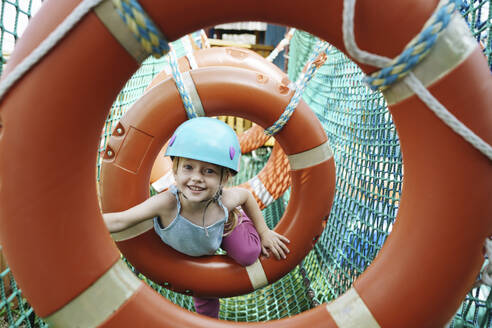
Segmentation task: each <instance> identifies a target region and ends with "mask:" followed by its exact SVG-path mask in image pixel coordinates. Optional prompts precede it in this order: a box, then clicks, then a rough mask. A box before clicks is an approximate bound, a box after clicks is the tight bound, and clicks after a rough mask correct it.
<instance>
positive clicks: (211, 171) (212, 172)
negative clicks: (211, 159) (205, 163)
mask: <svg viewBox="0 0 492 328" xmlns="http://www.w3.org/2000/svg"><path fill="white" fill-rule="evenodd" d="M205 173H207V174H214V173H215V171H214V170H213V169H205Z"/></svg>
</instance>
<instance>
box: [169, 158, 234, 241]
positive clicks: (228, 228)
mask: <svg viewBox="0 0 492 328" xmlns="http://www.w3.org/2000/svg"><path fill="white" fill-rule="evenodd" d="M172 160H173V172H174V174H176V173H177V172H178V165H179V157H174V158H173V159H172ZM221 168H222V172H223V173H222V174H221V176H222V175H223V176H224V177H225V178H226V179H225V181H227V179H229V177H231V176H234V175H235V172H232V171H231V170H230V169H228V168H227V167H223V166H221ZM221 179H222V177H221ZM221 183H222V181H221ZM221 188H222V186H221ZM220 192H222V189H221V191H220ZM240 215H241V213H240V211H239V209H238V208H235V209H233V210H232V211H230V212H229V217H228V218H227V221H226V223H225V224H224V235H223V236H227V235H229V234H230V233H231V232H232V231H233V230H234V228H236V227H237V225H238V221H239V216H240Z"/></svg>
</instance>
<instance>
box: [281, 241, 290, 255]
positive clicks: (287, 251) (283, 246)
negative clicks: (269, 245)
mask: <svg viewBox="0 0 492 328" xmlns="http://www.w3.org/2000/svg"><path fill="white" fill-rule="evenodd" d="M278 244H279V247H281V248H282V250H283V251H284V252H285V253H286V254H288V253H290V251H289V248H288V247H287V245H285V244H284V243H283V242H281V241H279V243H278Z"/></svg>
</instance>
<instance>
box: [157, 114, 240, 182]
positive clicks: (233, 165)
mask: <svg viewBox="0 0 492 328" xmlns="http://www.w3.org/2000/svg"><path fill="white" fill-rule="evenodd" d="M166 156H173V157H174V156H177V157H185V158H190V159H195V160H198V161H202V162H208V163H213V164H216V165H220V166H223V167H227V168H229V169H231V170H232V171H233V172H234V173H237V172H238V171H239V159H240V157H241V148H240V147H239V140H238V138H237V135H236V133H235V132H234V130H232V129H231V128H230V127H229V125H227V124H225V123H224V122H222V121H220V120H218V119H215V118H211V117H198V118H193V119H190V120H188V121H186V122H184V123H183V124H181V125H180V126H178V128H177V129H176V131H174V134H173V136H172V137H171V139H169V145H168V146H167V150H166Z"/></svg>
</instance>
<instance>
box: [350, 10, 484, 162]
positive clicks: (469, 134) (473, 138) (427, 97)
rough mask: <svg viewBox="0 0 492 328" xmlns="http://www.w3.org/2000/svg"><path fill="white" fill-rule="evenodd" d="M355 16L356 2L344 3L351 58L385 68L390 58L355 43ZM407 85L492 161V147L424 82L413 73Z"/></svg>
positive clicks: (438, 115) (437, 114)
mask: <svg viewBox="0 0 492 328" xmlns="http://www.w3.org/2000/svg"><path fill="white" fill-rule="evenodd" d="M354 14H355V0H344V1H343V23H342V31H343V40H344V43H345V48H346V49H347V52H348V53H349V55H350V56H352V57H353V58H354V59H355V60H357V61H359V62H361V63H364V64H368V65H372V66H375V67H379V68H382V67H385V66H387V65H388V64H389V63H390V62H391V59H390V58H388V57H384V56H380V55H376V54H371V53H368V52H366V51H364V50H361V49H359V47H358V46H357V44H356V42H355V35H354ZM404 81H405V83H406V84H407V85H408V86H409V87H410V88H411V89H412V90H413V91H414V92H415V94H416V95H417V96H418V97H419V98H420V99H421V100H422V101H423V102H424V103H425V104H426V105H427V107H429V109H430V110H431V111H432V112H433V113H434V114H435V115H436V116H437V117H439V118H440V119H441V120H442V121H443V122H444V123H445V124H446V125H447V126H449V127H450V128H451V129H452V130H453V131H454V132H456V133H457V134H459V135H460V136H461V137H463V139H465V140H466V141H467V142H469V143H470V144H471V145H472V146H473V147H475V148H476V149H478V150H479V151H480V152H482V153H483V154H484V155H485V156H486V157H487V158H488V159H489V160H492V146H490V145H489V144H488V143H486V142H485V141H484V140H482V139H481V138H480V137H479V136H477V135H476V134H475V133H474V132H473V131H472V130H470V129H469V128H468V127H467V126H465V125H464V124H463V123H462V122H460V121H459V120H458V119H457V118H456V117H454V115H452V114H451V113H450V112H449V111H448V110H447V108H446V107H444V106H443V105H442V104H441V103H440V102H439V101H438V100H437V99H436V98H435V97H434V96H433V95H432V94H431V93H430V92H429V91H428V90H427V88H426V87H425V86H424V85H422V82H421V81H420V80H418V79H417V78H416V77H415V76H414V75H413V74H412V73H410V74H409V75H408V76H407V77H405V78H404Z"/></svg>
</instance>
